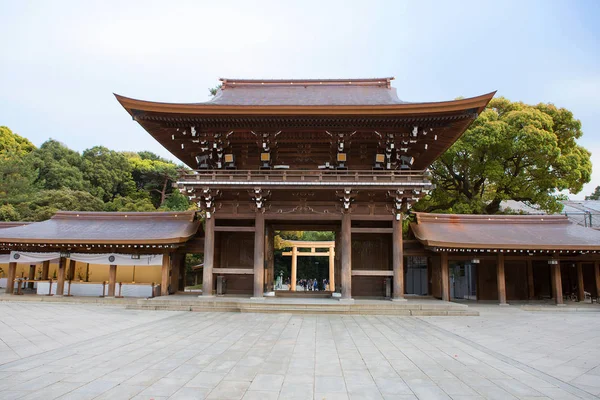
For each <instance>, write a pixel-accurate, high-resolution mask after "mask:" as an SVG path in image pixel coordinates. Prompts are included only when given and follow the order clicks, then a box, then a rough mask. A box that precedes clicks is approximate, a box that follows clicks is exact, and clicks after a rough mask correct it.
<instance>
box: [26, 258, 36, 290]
mask: <svg viewBox="0 0 600 400" xmlns="http://www.w3.org/2000/svg"><path fill="white" fill-rule="evenodd" d="M27 279H29V280H31V281H32V280H34V279H35V264H33V265H30V266H29V275H28V276H27ZM27 287H28V288H29V289H33V282H29V283H28V284H27Z"/></svg>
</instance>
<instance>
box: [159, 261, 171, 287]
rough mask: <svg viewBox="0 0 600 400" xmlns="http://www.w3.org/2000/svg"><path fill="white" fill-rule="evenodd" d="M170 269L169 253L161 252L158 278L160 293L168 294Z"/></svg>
mask: <svg viewBox="0 0 600 400" xmlns="http://www.w3.org/2000/svg"><path fill="white" fill-rule="evenodd" d="M170 269H171V256H170V255H169V253H165V254H163V259H162V269H161V279H160V295H161V296H168V295H169V272H170Z"/></svg>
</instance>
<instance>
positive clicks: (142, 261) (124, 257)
mask: <svg viewBox="0 0 600 400" xmlns="http://www.w3.org/2000/svg"><path fill="white" fill-rule="evenodd" d="M69 258H70V259H71V260H75V261H81V262H84V263H90V264H105V265H162V259H163V255H162V254H119V253H105V254H90V253H71V255H70V257H69Z"/></svg>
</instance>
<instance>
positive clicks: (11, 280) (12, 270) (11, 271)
mask: <svg viewBox="0 0 600 400" xmlns="http://www.w3.org/2000/svg"><path fill="white" fill-rule="evenodd" d="M16 276H17V263H16V262H11V263H8V274H7V275H6V290H5V291H4V292H5V293H6V294H13V292H14V291H15V278H16Z"/></svg>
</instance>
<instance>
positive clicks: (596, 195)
mask: <svg viewBox="0 0 600 400" xmlns="http://www.w3.org/2000/svg"><path fill="white" fill-rule="evenodd" d="M585 199H586V200H600V186H596V189H594V191H593V192H592V194H590V195H589V196H585Z"/></svg>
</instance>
